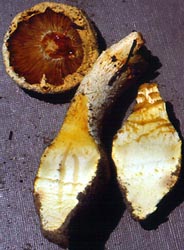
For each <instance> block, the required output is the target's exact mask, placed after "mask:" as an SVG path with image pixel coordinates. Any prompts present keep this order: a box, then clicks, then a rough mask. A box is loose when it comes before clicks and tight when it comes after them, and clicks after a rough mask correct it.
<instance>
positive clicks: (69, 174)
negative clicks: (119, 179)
mask: <svg viewBox="0 0 184 250" xmlns="http://www.w3.org/2000/svg"><path fill="white" fill-rule="evenodd" d="M143 44H144V41H143V38H142V36H141V34H140V33H138V32H132V33H131V34H129V35H128V36H127V37H125V38H124V39H122V40H120V41H119V42H118V43H116V44H114V45H112V46H111V47H110V48H109V49H107V50H106V51H104V52H103V53H102V54H101V55H100V56H99V58H98V59H97V61H96V62H95V64H94V65H93V67H92V69H91V70H90V72H89V73H88V74H87V75H86V76H85V77H84V78H83V80H82V82H81V84H80V86H79V88H78V90H77V92H76V94H75V96H74V98H73V100H72V102H71V105H70V107H69V110H68V112H67V115H66V117H65V119H64V122H63V125H62V127H61V129H60V131H59V133H58V135H57V136H56V138H55V139H54V140H53V142H52V143H51V145H50V146H48V147H47V148H46V149H45V151H44V153H43V155H42V157H41V161H40V166H39V169H38V172H37V175H36V178H35V183H34V198H35V203H36V207H37V211H38V214H39V216H40V220H41V227H42V231H43V234H44V235H45V236H46V237H47V238H48V239H49V240H51V241H53V242H55V243H57V244H59V245H61V246H63V247H67V246H68V244H69V240H70V228H71V225H72V220H73V218H75V217H76V216H77V215H78V214H79V213H80V211H81V209H82V208H83V207H84V206H85V205H84V204H85V201H86V199H88V201H89V200H90V199H91V200H93V196H94V195H96V194H99V193H101V192H103V191H102V190H103V188H104V186H105V185H106V184H107V182H108V180H109V178H110V168H109V162H108V160H107V158H108V157H107V155H106V152H105V150H104V148H103V145H102V141H101V138H100V133H101V127H102V120H103V116H104V113H105V111H106V110H107V109H108V108H109V107H110V106H111V105H112V104H113V100H114V99H115V98H116V96H117V95H119V93H120V92H121V91H123V90H124V89H125V88H127V86H128V85H129V84H130V82H131V81H135V79H136V78H137V77H138V75H137V73H136V74H135V75H134V72H135V69H137V70H138V67H139V66H140V55H139V53H138V51H139V49H140V48H141V47H142V46H143ZM132 69H134V70H132ZM136 72H137V71H136Z"/></svg>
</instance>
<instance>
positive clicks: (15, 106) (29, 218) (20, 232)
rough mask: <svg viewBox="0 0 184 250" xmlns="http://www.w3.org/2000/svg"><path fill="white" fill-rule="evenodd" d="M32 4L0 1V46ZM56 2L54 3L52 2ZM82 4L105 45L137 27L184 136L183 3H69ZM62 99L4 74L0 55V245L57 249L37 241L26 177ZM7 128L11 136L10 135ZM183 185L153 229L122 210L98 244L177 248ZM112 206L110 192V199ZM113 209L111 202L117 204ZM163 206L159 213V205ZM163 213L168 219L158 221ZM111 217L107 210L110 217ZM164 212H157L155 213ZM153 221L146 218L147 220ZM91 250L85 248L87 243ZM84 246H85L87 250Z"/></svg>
mask: <svg viewBox="0 0 184 250" xmlns="http://www.w3.org/2000/svg"><path fill="white" fill-rule="evenodd" d="M38 2H39V1H37V0H33V1H29V0H25V1H23V0H0V43H1V45H2V41H3V36H4V33H5V31H6V30H7V29H8V26H9V24H10V22H11V20H12V18H13V17H14V16H15V15H16V14H17V13H18V12H20V11H23V10H24V9H27V8H29V7H31V6H32V5H34V4H36V3H38ZM57 2H59V1H57ZM62 2H63V3H67V4H71V5H75V6H78V7H80V8H82V9H84V10H85V11H86V12H87V13H88V15H89V17H90V18H91V19H92V20H93V21H94V22H95V24H96V26H97V27H98V29H99V30H100V32H101V34H102V36H103V38H104V39H105V41H106V44H107V46H109V45H111V44H112V43H114V42H116V41H118V40H119V39H121V38H122V37H124V36H126V35H127V34H128V33H130V32H131V31H132V30H137V31H141V32H142V34H143V36H144V38H145V39H146V46H147V48H148V49H149V50H150V51H151V52H152V54H153V55H155V56H157V57H158V58H159V60H160V62H161V64H162V67H161V68H160V69H159V73H160V74H159V75H158V76H157V77H156V78H155V80H156V81H157V82H158V83H159V88H160V91H161V95H162V97H163V98H164V99H165V100H166V101H168V102H170V103H172V106H173V110H174V113H175V117H176V118H177V119H178V121H179V123H180V126H178V127H177V128H180V131H181V134H184V87H183V84H184V70H183V69H184V1H183V0H175V1H173V0H116V1H114V0H108V1H105V0H100V1H99V0H93V1H88V0H83V1H82V0H81V1H80V0H78V1H77V0H76V1H75V0H73V1H72V0H71V1H69V0H68V1H62ZM68 103H69V100H66V98H63V99H62V98H61V100H60V101H59V102H56V103H53V101H52V102H51V101H48V100H42V99H40V98H36V97H35V96H32V95H29V94H28V93H26V92H25V91H23V90H22V89H20V88H19V87H18V86H17V85H16V84H15V83H14V82H13V81H12V80H11V79H10V77H9V76H8V75H7V74H6V72H5V69H4V65H3V60H2V56H1V55H0V167H1V173H0V178H1V179H0V199H1V200H0V220H1V221H0V249H2V250H8V249H11V250H21V249H22V250H31V249H32V250H33V249H35V250H48V249H49V250H58V249H61V248H59V247H58V246H57V245H55V244H53V243H50V242H48V241H47V240H46V239H44V238H43V236H42V235H41V232H40V228H39V220H38V217H37V215H36V212H35V207H34V204H33V197H32V189H33V180H34V177H35V174H36V171H37V168H38V165H39V159H40V156H41V154H42V152H43V149H44V148H45V147H46V146H47V145H48V144H49V142H50V141H51V140H52V139H53V138H54V136H55V135H56V134H57V132H58V130H59V128H60V126H61V123H62V121H63V118H64V115H65V113H66V111H67V108H68V105H69V104H68ZM10 131H12V133H13V134H12V138H9V135H10ZM183 200H184V185H182V183H180V184H179V186H178V188H177V190H176V192H175V193H174V195H173V196H171V197H170V198H169V200H168V204H167V206H166V207H165V208H164V209H165V214H164V212H163V215H162V214H161V215H160V217H158V218H157V217H156V218H155V220H158V222H156V224H157V226H156V228H154V226H153V225H151V226H150V227H147V228H144V227H143V226H141V225H140V223H138V222H135V221H133V220H132V218H131V217H130V215H129V213H128V212H127V210H125V211H124V213H123V212H122V215H121V217H120V218H119V220H118V221H117V223H116V224H115V225H114V228H112V230H111V231H112V232H111V233H110V235H109V237H108V240H107V241H106V244H105V246H104V247H105V249H109V250H120V249H121V250H122V249H125V250H139V249H142V250H143V249H149V250H158V249H160V250H183V249H184V202H183ZM110 202H111V203H112V204H113V197H112V200H111V201H110ZM114 206H118V204H117V203H115V204H114ZM164 209H163V210H164ZM165 215H168V220H166V221H165V222H163V223H161V221H162V220H164V217H165ZM113 216H114V214H112V213H110V214H109V217H113ZM162 216H163V217H162ZM152 224H153V223H152ZM88 249H90V245H89V248H88ZM86 250H87V248H86Z"/></svg>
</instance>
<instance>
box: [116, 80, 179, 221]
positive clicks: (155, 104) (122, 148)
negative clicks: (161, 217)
mask: <svg viewBox="0 0 184 250" xmlns="http://www.w3.org/2000/svg"><path fill="white" fill-rule="evenodd" d="M136 100H137V103H136V104H135V106H134V109H133V112H132V114H130V116H129V117H128V119H127V121H125V123H123V124H122V127H121V128H120V129H119V131H118V132H117V134H116V135H115V137H114V140H113V148H112V158H113V160H114V163H115V165H116V168H117V178H118V181H119V185H120V188H121V190H122V193H123V196H124V197H125V200H126V202H127V204H128V208H129V210H130V211H131V213H132V216H133V217H134V218H135V219H137V220H144V219H146V218H147V217H148V216H149V215H150V214H152V213H153V212H154V211H156V209H157V207H158V204H159V202H160V201H161V200H162V199H163V198H164V197H165V195H167V194H168V193H169V192H170V190H171V189H172V188H173V186H174V185H175V183H176V182H177V180H178V178H179V173H180V168H181V140H180V138H179V135H178V133H177V131H176V130H175V128H174V126H173V125H172V124H171V122H170V120H169V118H168V115H167V110H166V105H165V102H164V101H163V99H162V98H161V96H160V93H159V90H158V86H157V84H156V83H151V84H143V85H141V86H140V88H139V91H138V95H137V99H136Z"/></svg>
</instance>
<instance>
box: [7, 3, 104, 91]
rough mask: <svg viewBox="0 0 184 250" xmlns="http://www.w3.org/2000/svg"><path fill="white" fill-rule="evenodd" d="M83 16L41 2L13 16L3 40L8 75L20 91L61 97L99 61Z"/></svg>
mask: <svg viewBox="0 0 184 250" xmlns="http://www.w3.org/2000/svg"><path fill="white" fill-rule="evenodd" d="M98 55H99V53H98V45H97V37H96V33H95V31H94V28H93V26H92V24H91V22H90V21H89V19H88V18H87V16H86V14H85V13H84V12H83V11H82V10H80V9H78V8H76V7H73V6H69V5H65V4H60V3H50V2H43V3H40V4H37V5H35V6H34V7H32V8H30V9H28V10H25V11H23V12H22V13H19V14H18V15H16V16H15V18H14V19H13V21H12V23H11V26H10V28H9V30H8V31H7V33H6V35H5V37H4V44H3V56H4V63H5V66H6V71H7V73H8V74H9V75H10V76H11V77H12V78H13V79H14V80H15V81H16V82H17V83H18V84H19V85H20V86H21V87H23V88H26V89H28V90H33V91H36V92H40V93H60V92H64V91H66V90H70V89H71V88H73V87H75V86H77V85H78V84H79V83H80V81H81V80H82V78H83V76H84V75H85V74H86V73H87V72H88V70H89V69H90V68H91V66H92V65H93V63H94V61H95V60H96V58H97V57H98Z"/></svg>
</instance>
